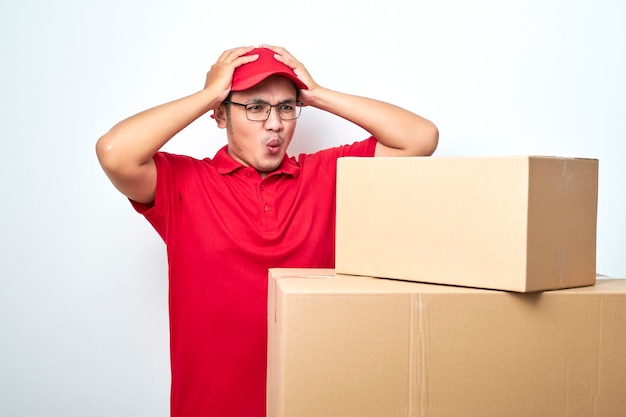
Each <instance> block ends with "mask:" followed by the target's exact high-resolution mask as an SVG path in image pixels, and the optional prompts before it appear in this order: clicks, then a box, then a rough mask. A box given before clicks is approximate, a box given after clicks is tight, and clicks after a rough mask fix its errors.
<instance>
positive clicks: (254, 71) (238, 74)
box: [231, 48, 308, 91]
mask: <svg viewBox="0 0 626 417" xmlns="http://www.w3.org/2000/svg"><path fill="white" fill-rule="evenodd" d="M256 54H259V58H258V59H257V60H256V61H252V62H249V63H247V64H244V65H242V66H240V67H239V68H237V69H236V70H235V73H234V74H233V85H232V87H231V91H241V90H247V89H248V88H250V87H254V86H255V85H257V84H258V83H260V82H261V81H263V80H264V79H266V78H267V77H269V76H270V75H274V74H277V75H282V76H283V77H287V78H289V79H290V80H291V81H293V82H294V83H295V84H296V86H297V87H298V88H299V89H302V90H307V89H308V87H307V86H306V84H304V83H303V82H302V81H301V80H299V79H298V77H296V74H295V73H294V72H293V70H292V69H291V68H289V67H288V66H287V65H285V64H283V63H282V62H278V61H277V60H276V59H275V58H274V54H275V52H274V51H272V50H271V49H268V48H255V49H253V50H252V51H250V52H248V53H247V54H246V55H256Z"/></svg>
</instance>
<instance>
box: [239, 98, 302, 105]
mask: <svg viewBox="0 0 626 417" xmlns="http://www.w3.org/2000/svg"><path fill="white" fill-rule="evenodd" d="M292 101H298V100H297V99H296V98H286V99H284V100H280V101H279V102H278V103H277V104H283V103H289V102H292ZM246 103H247V104H259V103H262V104H270V103H269V102H267V101H266V100H263V99H261V98H259V97H252V98H249V99H247V101H246Z"/></svg>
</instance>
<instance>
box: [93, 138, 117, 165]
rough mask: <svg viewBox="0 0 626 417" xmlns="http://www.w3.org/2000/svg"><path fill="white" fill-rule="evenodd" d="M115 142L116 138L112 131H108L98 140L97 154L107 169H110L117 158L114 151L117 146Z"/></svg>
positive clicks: (101, 163)
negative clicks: (114, 138)
mask: <svg viewBox="0 0 626 417" xmlns="http://www.w3.org/2000/svg"><path fill="white" fill-rule="evenodd" d="M113 143H114V140H113V138H112V137H111V134H110V133H106V134H105V135H103V136H102V137H100V139H98V141H97V142H96V156H97V157H98V162H100V166H102V168H103V169H104V170H105V171H108V169H110V168H111V167H112V166H113V165H114V161H115V159H116V158H115V152H114V150H115V146H114V145H113Z"/></svg>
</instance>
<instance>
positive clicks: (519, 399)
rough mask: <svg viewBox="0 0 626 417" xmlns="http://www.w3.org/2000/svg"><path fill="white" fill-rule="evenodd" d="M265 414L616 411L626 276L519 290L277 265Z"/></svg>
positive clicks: (622, 378) (624, 356) (346, 416)
mask: <svg viewBox="0 0 626 417" xmlns="http://www.w3.org/2000/svg"><path fill="white" fill-rule="evenodd" d="M268 324H269V345H268V414H267V415H268V416H270V417H287V416H288V417H292V416H298V417H309V416H310V417H319V416H324V417H334V416H338V417H339V416H341V417H352V416H354V417H370V416H371V417H374V416H376V417H379V416H385V417H396V416H398V417H400V416H402V417H405V416H422V417H435V416H454V417H463V416H467V417H476V416H481V417H489V416H494V417H496V416H497V417H501V416H507V417H515V416H533V417H540V416H546V417H553V416H567V417H577V416H581V417H582V416H607V417H608V416H621V415H624V410H625V408H624V406H625V404H626V403H625V401H626V400H625V398H626V388H625V387H626V280H619V279H612V278H604V279H600V280H598V282H597V284H596V285H594V286H589V287H580V288H573V289H564V290H555V291H548V292H541V293H531V294H520V293H513V292H506V291H496V290H484V289H474V288H464V287H454V286H446V285H434V284H423V283H415V282H407V281H398V280H389V279H380V278H368V277H359V276H347V275H335V273H334V271H333V270H313V269H301V270H298V269H273V270H270V274H269V306H268Z"/></svg>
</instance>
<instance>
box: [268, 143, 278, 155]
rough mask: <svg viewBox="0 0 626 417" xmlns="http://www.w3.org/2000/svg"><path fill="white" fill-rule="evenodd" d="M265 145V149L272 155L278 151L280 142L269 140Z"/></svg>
mask: <svg viewBox="0 0 626 417" xmlns="http://www.w3.org/2000/svg"><path fill="white" fill-rule="evenodd" d="M265 146H266V147H267V151H268V152H269V153H271V154H272V155H275V154H277V153H278V152H279V151H280V142H279V141H277V140H271V141H269V142H268V143H267V145H265Z"/></svg>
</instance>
